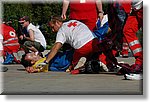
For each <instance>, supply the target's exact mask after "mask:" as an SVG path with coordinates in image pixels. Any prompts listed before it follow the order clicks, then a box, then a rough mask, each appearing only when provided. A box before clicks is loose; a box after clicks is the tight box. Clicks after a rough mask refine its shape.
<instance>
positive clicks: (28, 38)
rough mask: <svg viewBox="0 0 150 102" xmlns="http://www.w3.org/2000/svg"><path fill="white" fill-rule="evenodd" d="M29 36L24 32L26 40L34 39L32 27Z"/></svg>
mask: <svg viewBox="0 0 150 102" xmlns="http://www.w3.org/2000/svg"><path fill="white" fill-rule="evenodd" d="M29 36H30V37H26V36H25V34H24V38H25V39H26V40H30V41H34V39H35V38H34V31H33V30H31V29H29Z"/></svg>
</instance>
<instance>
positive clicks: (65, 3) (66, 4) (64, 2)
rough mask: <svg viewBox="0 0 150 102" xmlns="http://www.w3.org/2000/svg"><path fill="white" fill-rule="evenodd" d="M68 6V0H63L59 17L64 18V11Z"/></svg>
mask: <svg viewBox="0 0 150 102" xmlns="http://www.w3.org/2000/svg"><path fill="white" fill-rule="evenodd" d="M68 6H69V0H63V8H62V14H61V17H62V18H63V19H64V20H65V19H66V12H67V9H68Z"/></svg>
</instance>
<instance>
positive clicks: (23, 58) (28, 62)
mask: <svg viewBox="0 0 150 102" xmlns="http://www.w3.org/2000/svg"><path fill="white" fill-rule="evenodd" d="M25 57H26V54H24V55H22V58H21V64H22V65H23V66H24V67H25V68H26V67H29V66H32V64H31V61H27V60H25Z"/></svg>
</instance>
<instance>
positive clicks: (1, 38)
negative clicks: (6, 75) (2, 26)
mask: <svg viewBox="0 0 150 102" xmlns="http://www.w3.org/2000/svg"><path fill="white" fill-rule="evenodd" d="M0 50H3V35H2V34H0Z"/></svg>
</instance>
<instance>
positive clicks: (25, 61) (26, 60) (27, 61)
mask: <svg viewBox="0 0 150 102" xmlns="http://www.w3.org/2000/svg"><path fill="white" fill-rule="evenodd" d="M41 58H42V57H41V56H39V55H38V54H36V53H35V52H31V53H27V54H25V55H23V56H22V59H21V63H22V65H23V66H24V67H28V66H32V65H34V64H35V63H36V62H37V61H38V60H39V59H41Z"/></svg>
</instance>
